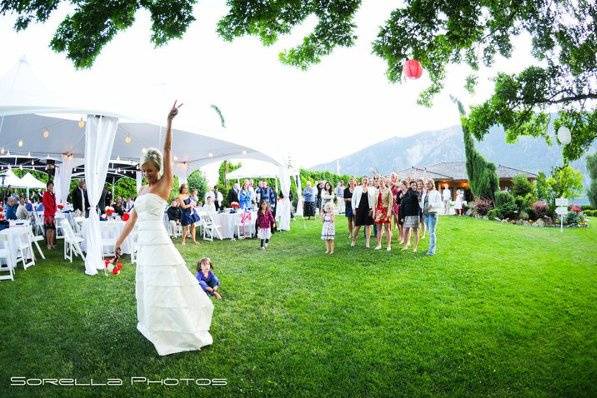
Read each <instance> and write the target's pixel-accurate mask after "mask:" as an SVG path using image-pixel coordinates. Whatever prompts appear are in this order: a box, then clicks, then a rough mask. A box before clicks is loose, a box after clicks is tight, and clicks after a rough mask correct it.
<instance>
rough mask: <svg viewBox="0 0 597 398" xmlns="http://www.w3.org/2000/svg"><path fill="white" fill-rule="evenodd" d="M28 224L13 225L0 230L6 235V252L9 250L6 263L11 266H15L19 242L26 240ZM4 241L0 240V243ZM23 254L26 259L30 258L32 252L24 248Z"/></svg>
mask: <svg viewBox="0 0 597 398" xmlns="http://www.w3.org/2000/svg"><path fill="white" fill-rule="evenodd" d="M30 228H31V227H30V226H14V227H10V228H6V229H3V230H2V231H0V234H2V235H5V236H8V252H9V259H8V263H9V264H8V265H10V266H11V267H13V268H16V266H17V255H18V252H19V246H20V245H21V243H23V244H24V243H25V242H27V240H28V237H27V236H28V234H29V229H30ZM3 243H4V242H0V245H1V244H3ZM25 256H26V257H27V259H30V258H32V253H31V251H30V250H29V249H27V250H25Z"/></svg>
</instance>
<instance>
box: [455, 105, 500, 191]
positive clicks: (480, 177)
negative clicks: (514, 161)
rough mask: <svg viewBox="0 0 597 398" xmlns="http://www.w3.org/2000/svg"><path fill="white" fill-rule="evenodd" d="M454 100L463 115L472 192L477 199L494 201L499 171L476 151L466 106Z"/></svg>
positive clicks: (467, 167) (463, 132) (467, 165)
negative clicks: (467, 120) (468, 124)
mask: <svg viewBox="0 0 597 398" xmlns="http://www.w3.org/2000/svg"><path fill="white" fill-rule="evenodd" d="M452 99H453V101H454V102H455V103H456V105H457V106H458V111H459V112H460V115H461V120H462V134H463V138H464V154H465V156H466V173H467V175H468V180H469V183H470V187H471V191H472V193H473V195H474V196H475V197H477V198H482V199H490V200H493V198H494V192H495V191H497V190H498V188H499V179H498V176H497V171H496V170H497V169H496V167H495V165H494V164H493V163H491V162H488V161H487V160H485V158H484V157H483V155H481V154H480V153H479V152H478V151H477V150H476V149H475V142H474V138H473V137H472V136H471V134H470V133H469V131H468V126H467V125H466V122H465V121H466V119H465V112H464V106H463V105H462V103H461V102H460V101H459V100H458V99H456V98H452Z"/></svg>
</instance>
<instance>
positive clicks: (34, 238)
mask: <svg viewBox="0 0 597 398" xmlns="http://www.w3.org/2000/svg"><path fill="white" fill-rule="evenodd" d="M45 240H46V238H44V236H43V235H34V234H33V230H31V229H30V230H29V241H30V242H31V243H32V244H34V245H35V247H37V251H38V252H39V255H40V256H41V258H43V259H44V260H45V259H46V256H44V252H42V251H41V247H40V246H39V243H37V242H40V241H41V242H43V241H45ZM31 254H33V257H34V258H35V252H34V251H33V250H32V251H31Z"/></svg>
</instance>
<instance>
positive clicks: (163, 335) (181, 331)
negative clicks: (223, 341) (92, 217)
mask: <svg viewBox="0 0 597 398" xmlns="http://www.w3.org/2000/svg"><path fill="white" fill-rule="evenodd" d="M181 106H182V104H180V105H178V106H177V105H176V101H175V102H174V105H173V106H172V109H171V110H170V113H169V114H168V131H167V133H166V140H165V142H164V158H163V160H162V155H161V154H160V151H159V150H157V149H149V150H147V152H146V153H145V154H144V155H143V156H142V158H141V162H140V163H141V170H142V171H143V175H144V176H145V179H146V180H147V182H148V185H147V186H145V187H143V188H142V189H141V192H139V196H137V200H136V201H135V207H134V208H133V211H132V212H131V216H130V218H129V220H128V222H127V223H126V225H125V227H124V228H123V230H122V233H121V234H120V236H119V237H118V239H117V240H116V247H115V253H116V254H117V255H120V252H121V245H122V242H123V241H124V240H125V239H126V237H127V236H128V234H129V233H130V232H131V230H132V229H133V227H134V226H135V223H137V231H138V239H137V244H138V254H137V273H136V287H135V296H136V299H137V318H138V321H139V322H138V323H137V329H138V330H139V332H141V334H143V336H145V337H146V338H147V339H148V340H149V341H151V342H152V343H153V345H154V346H155V348H156V350H157V352H158V354H159V355H168V354H173V353H176V352H181V351H192V350H199V349H200V348H201V347H203V346H206V345H210V344H212V337H211V335H210V334H209V326H210V324H211V317H212V313H213V304H212V302H211V300H210V299H209V297H208V296H207V295H206V294H205V293H204V292H203V291H202V290H201V289H200V288H199V284H198V283H197V280H196V279H195V277H194V276H193V274H191V272H190V271H189V269H188V268H187V266H186V263H185V261H184V260H183V258H182V256H181V255H180V253H179V252H178V250H176V248H175V247H174V244H173V243H172V241H171V240H170V237H169V236H168V233H167V232H166V228H165V225H164V208H165V207H166V204H167V202H166V200H167V199H168V195H169V194H170V190H171V188H172V164H171V157H172V155H171V147H172V119H174V117H175V116H176V115H177V114H178V108H180V107H181Z"/></svg>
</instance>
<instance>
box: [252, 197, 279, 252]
mask: <svg viewBox="0 0 597 398" xmlns="http://www.w3.org/2000/svg"><path fill="white" fill-rule="evenodd" d="M255 225H257V238H258V239H259V240H260V241H261V250H265V249H266V248H267V246H268V245H269V240H270V239H271V237H272V228H274V227H275V225H276V222H275V219H274V215H273V214H272V212H271V210H270V209H269V203H268V202H267V201H265V200H262V201H261V203H259V211H258V212H257V221H255Z"/></svg>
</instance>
